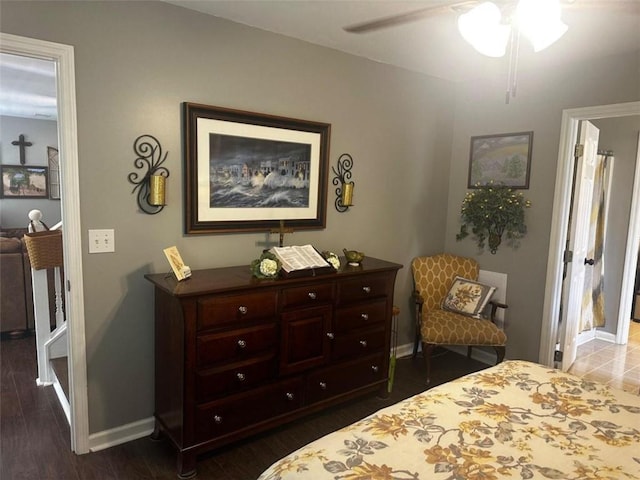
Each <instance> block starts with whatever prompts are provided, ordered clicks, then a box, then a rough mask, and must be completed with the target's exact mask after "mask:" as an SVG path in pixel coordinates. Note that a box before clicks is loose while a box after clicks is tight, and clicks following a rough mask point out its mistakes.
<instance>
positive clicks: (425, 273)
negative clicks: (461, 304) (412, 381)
mask: <svg viewBox="0 0 640 480" xmlns="http://www.w3.org/2000/svg"><path fill="white" fill-rule="evenodd" d="M411 270H412V273H413V281H414V286H415V292H414V300H415V303H416V338H415V345H414V349H413V355H414V357H415V355H416V354H417V351H418V344H419V343H420V341H422V353H423V356H424V358H425V362H426V364H427V383H429V382H430V380H431V358H430V357H431V352H432V351H433V349H434V348H435V347H436V346H438V345H465V346H467V356H469V357H470V356H471V347H473V346H490V347H493V348H494V349H495V351H496V355H497V362H496V363H500V362H501V361H502V360H503V359H504V355H505V345H506V342H507V336H506V335H505V333H504V331H502V330H501V329H500V328H498V326H497V325H496V324H495V313H496V310H497V309H498V308H507V305H505V304H502V303H498V302H494V301H490V303H491V309H490V310H491V312H490V315H489V317H490V318H489V319H487V318H483V317H480V316H479V315H476V316H471V315H469V314H460V313H456V312H455V311H450V310H446V309H444V308H443V301H444V300H445V297H447V295H448V293H449V289H450V288H451V286H452V285H453V283H454V280H455V279H456V277H462V278H465V279H468V280H477V278H478V272H479V267H478V262H476V261H475V260H473V259H471V258H465V257H457V256H455V255H450V254H447V253H442V254H439V255H433V256H428V257H417V258H415V259H414V260H413V262H412V263H411Z"/></svg>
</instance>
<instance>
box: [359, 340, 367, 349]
mask: <svg viewBox="0 0 640 480" xmlns="http://www.w3.org/2000/svg"><path fill="white" fill-rule="evenodd" d="M360 345H361V346H362V348H367V341H366V340H360Z"/></svg>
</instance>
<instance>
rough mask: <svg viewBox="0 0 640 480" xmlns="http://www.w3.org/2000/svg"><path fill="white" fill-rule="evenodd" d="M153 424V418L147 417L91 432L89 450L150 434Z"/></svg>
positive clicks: (92, 450)
mask: <svg viewBox="0 0 640 480" xmlns="http://www.w3.org/2000/svg"><path fill="white" fill-rule="evenodd" d="M154 425H155V419H154V418H153V417H149V418H145V419H143V420H138V421H137V422H133V423H128V424H126V425H121V426H119V427H116V428H112V429H110V430H104V431H102V432H98V433H92V434H91V435H89V450H90V451H91V452H98V451H100V450H104V449H105V448H109V447H115V446H116V445H120V444H122V443H127V442H130V441H132V440H137V439H139V438H142V437H146V436H148V435H151V433H152V432H153V428H154Z"/></svg>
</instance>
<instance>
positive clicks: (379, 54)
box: [165, 0, 640, 81]
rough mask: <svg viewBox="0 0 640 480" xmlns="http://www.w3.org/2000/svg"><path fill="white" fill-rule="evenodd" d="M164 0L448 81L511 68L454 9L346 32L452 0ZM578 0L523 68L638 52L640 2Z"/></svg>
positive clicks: (527, 53) (523, 58) (528, 52)
mask: <svg viewBox="0 0 640 480" xmlns="http://www.w3.org/2000/svg"><path fill="white" fill-rule="evenodd" d="M165 1H167V2H168V3H172V4H174V5H178V6H181V7H185V8H189V9H192V10H197V11H199V12H203V13H207V14H210V15H214V16H217V17H221V18H226V19H228V20H232V21H234V22H237V23H242V24H246V25H249V26H252V27H257V28H260V29H263V30H267V31H270V32H275V33H279V34H282V35H286V36H289V37H294V38H298V39H301V40H304V41H307V42H310V43H314V44H317V45H322V46H325V47H330V48H334V49H336V50H340V51H343V52H347V53H351V54H353V55H358V56H361V57H365V58H368V59H371V60H375V61H379V62H382V63H386V64H390V65H396V66H399V67H403V68H406V69H409V70H413V71H416V72H421V73H425V74H427V75H432V76H435V77H439V78H444V79H447V80H453V81H459V80H465V79H469V78H472V77H473V76H474V75H478V74H479V73H481V72H484V73H487V72H489V73H490V72H495V71H502V70H506V65H505V63H506V62H507V60H506V58H502V59H491V58H488V57H483V56H482V55H480V54H479V53H477V52H476V51H475V50H473V48H472V47H471V46H469V45H468V44H467V43H466V42H465V41H464V40H463V39H462V38H461V37H460V35H459V34H458V31H457V24H456V22H457V17H456V14H455V13H454V12H453V11H451V13H446V14H442V15H436V16H433V17H431V18H424V19H422V20H418V21H414V22H411V23H406V24H403V25H397V26H393V27H390V28H385V29H381V30H377V31H374V32H370V33H361V34H354V33H347V32H345V31H344V30H343V28H344V27H345V26H348V25H353V24H358V23H362V22H366V21H370V20H374V19H378V18H382V17H387V16H391V15H397V14H402V13H407V12H411V11H414V10H417V9H420V8H423V7H426V6H434V5H442V4H443V3H444V4H446V3H451V1H449V2H447V0H414V1H406V0H239V1H229V0H227V1H218V0H165ZM494 1H495V0H494ZM567 1H570V0H567ZM573 3H574V5H572V6H567V7H566V8H564V9H563V13H562V19H563V20H564V22H565V23H567V24H568V25H569V31H568V32H567V34H566V35H565V36H564V37H563V38H562V39H561V40H560V41H559V42H557V43H556V44H555V45H553V46H552V47H550V48H549V49H547V50H545V51H543V52H540V53H537V54H534V53H533V51H532V49H531V48H530V47H529V46H528V45H525V42H522V46H521V50H520V62H519V63H520V68H522V69H526V68H540V67H542V68H548V67H552V66H553V65H558V64H560V63H562V62H567V61H585V60H588V59H591V58H598V57H602V56H606V55H610V54H614V53H621V52H629V51H633V50H640V0H632V1H619V0H598V1H595V0H574V1H573Z"/></svg>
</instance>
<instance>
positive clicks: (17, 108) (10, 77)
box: [0, 53, 58, 120]
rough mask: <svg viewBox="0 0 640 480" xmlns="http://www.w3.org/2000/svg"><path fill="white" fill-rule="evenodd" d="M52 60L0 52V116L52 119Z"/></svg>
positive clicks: (55, 114)
mask: <svg viewBox="0 0 640 480" xmlns="http://www.w3.org/2000/svg"><path fill="white" fill-rule="evenodd" d="M55 68H56V67H55V63H54V62H52V61H48V60H40V59H38V58H29V57H21V56H17V55H9V54H7V53H0V115H7V116H12V117H27V118H35V119H39V120H56V119H57V117H58V112H57V105H56V73H55V72H56V70H55Z"/></svg>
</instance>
